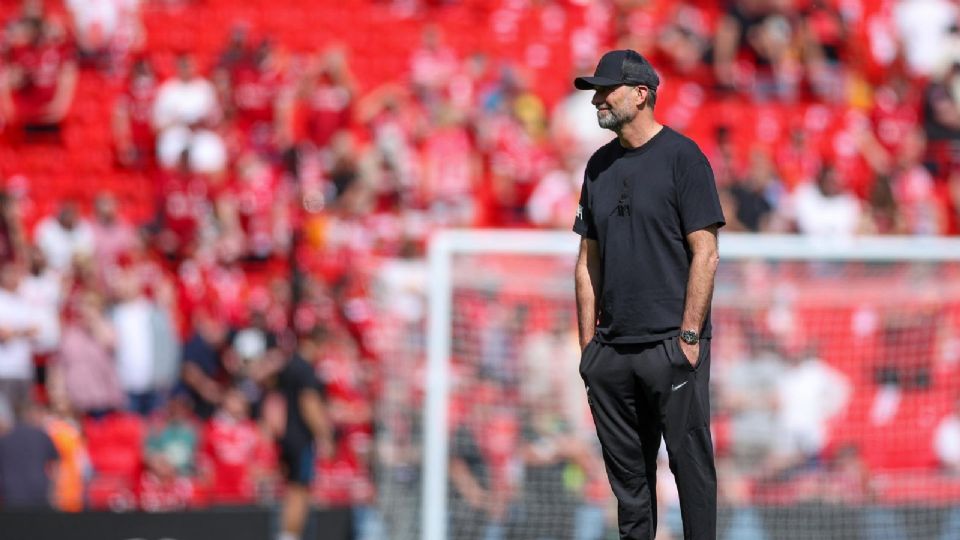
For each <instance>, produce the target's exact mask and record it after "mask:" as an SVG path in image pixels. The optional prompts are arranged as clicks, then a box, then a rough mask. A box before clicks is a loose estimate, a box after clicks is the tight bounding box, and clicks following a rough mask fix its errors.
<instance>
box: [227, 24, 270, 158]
mask: <svg viewBox="0 0 960 540" xmlns="http://www.w3.org/2000/svg"><path fill="white" fill-rule="evenodd" d="M228 73H229V75H228V76H229V80H230V85H229V89H230V95H229V99H230V101H229V107H230V109H231V113H232V114H233V117H234V121H235V122H236V127H237V128H238V129H239V130H240V132H241V133H242V135H243V137H244V140H245V142H246V144H248V145H251V146H252V147H253V148H256V149H261V150H266V149H270V148H272V147H273V144H274V142H275V141H274V132H275V130H274V126H275V118H276V111H277V108H278V106H279V99H280V91H281V88H282V85H283V73H282V72H281V71H280V68H279V65H278V62H277V57H276V53H275V50H274V45H273V43H272V42H270V41H268V40H264V41H262V42H260V44H259V45H257V47H256V48H255V49H253V50H252V51H250V52H249V53H248V54H247V55H246V58H245V59H244V60H243V61H242V62H240V63H239V64H238V65H237V66H235V67H234V68H233V69H232V70H230V71H229V72H228Z"/></svg>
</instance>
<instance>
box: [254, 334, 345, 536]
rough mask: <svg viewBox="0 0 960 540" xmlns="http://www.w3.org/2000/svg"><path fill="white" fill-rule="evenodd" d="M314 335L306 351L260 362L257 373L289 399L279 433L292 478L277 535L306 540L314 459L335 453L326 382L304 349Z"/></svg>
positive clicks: (282, 460) (287, 475)
mask: <svg viewBox="0 0 960 540" xmlns="http://www.w3.org/2000/svg"><path fill="white" fill-rule="evenodd" d="M311 345H313V343H312V337H311V336H304V337H303V338H302V339H301V347H300V351H298V352H296V353H294V354H293V355H292V356H291V357H290V358H289V359H287V360H284V359H283V358H282V356H281V357H279V358H278V357H273V358H271V357H268V358H265V359H262V360H261V362H262V363H263V365H262V366H258V367H257V368H256V369H257V370H262V371H260V372H259V373H255V374H253V376H254V378H256V379H263V380H264V381H265V383H266V386H267V387H268V388H272V389H276V390H277V391H278V392H279V393H280V394H281V395H282V396H283V399H284V401H285V402H286V410H287V413H286V427H285V429H284V432H283V435H282V436H281V437H280V438H279V440H278V443H279V449H280V464H281V468H282V469H283V472H284V476H285V478H286V487H285V490H284V496H283V504H282V509H281V516H280V529H281V530H280V533H279V535H278V536H277V540H300V538H301V535H302V534H303V530H304V527H305V525H306V522H307V516H308V514H309V510H310V484H311V483H312V482H313V476H314V475H313V472H314V459H315V457H316V455H317V452H319V453H320V455H321V456H324V457H330V456H332V455H333V451H334V448H333V445H334V439H333V423H332V420H331V419H330V415H329V411H328V410H327V406H326V403H325V388H324V386H323V384H322V383H321V382H320V381H319V379H317V376H316V373H315V371H314V368H313V366H312V365H310V363H309V362H307V360H306V359H305V356H309V355H305V354H304V352H306V351H307V350H309V347H310V346H311Z"/></svg>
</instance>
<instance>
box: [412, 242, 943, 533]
mask: <svg viewBox="0 0 960 540" xmlns="http://www.w3.org/2000/svg"><path fill="white" fill-rule="evenodd" d="M578 244H579V237H578V236H577V235H575V234H573V233H572V232H561V231H557V232H554V231H550V232H539V231H526V230H521V231H513V230H493V231H487V230H448V231H442V232H439V233H437V234H436V235H435V236H434V237H433V238H432V240H431V242H430V246H429V260H428V267H429V274H428V283H427V291H428V294H429V315H428V326H427V343H426V346H427V372H426V381H425V391H426V392H425V397H424V409H423V420H424V421H423V454H422V458H423V462H422V474H423V476H422V501H421V504H422V508H421V511H422V513H421V538H422V539H423V540H447V539H448V538H449V536H448V534H447V521H448V513H447V512H448V508H447V502H448V493H447V492H448V481H449V478H448V459H449V449H450V440H449V439H450V435H449V430H448V424H449V420H450V418H449V405H450V387H451V371H450V359H451V347H452V324H451V320H452V316H453V314H452V310H453V300H454V280H455V275H454V258H455V257H456V256H458V255H475V254H506V255H544V256H554V257H568V258H570V259H571V260H572V259H573V258H575V257H576V254H577V249H578ZM720 257H721V268H722V266H723V265H724V263H725V262H729V261H743V260H751V259H763V260H766V261H792V260H800V261H837V262H847V261H864V262H884V261H892V262H926V261H930V262H949V261H960V240H958V239H952V238H943V237H854V238H842V239H838V238H817V237H805V236H795V235H753V234H736V233H723V232H721V234H720ZM569 280H570V291H571V295H572V294H573V275H572V273H571V275H570V276H569ZM953 285H954V286H958V285H957V284H953Z"/></svg>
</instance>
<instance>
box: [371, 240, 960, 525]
mask: <svg viewBox="0 0 960 540" xmlns="http://www.w3.org/2000/svg"><path fill="white" fill-rule="evenodd" d="M577 242H578V239H577V237H576V236H574V235H572V234H569V233H538V232H481V231H474V232H466V231H465V232H447V233H443V234H441V235H439V236H438V237H437V238H436V239H435V240H434V242H433V243H432V246H431V255H430V261H429V268H428V269H427V270H426V271H424V272H422V274H421V275H420V279H422V280H424V283H425V284H426V285H425V288H426V291H427V296H428V298H429V309H428V310H427V312H428V324H427V325H426V327H425V330H426V334H425V336H424V337H425V339H423V340H421V339H418V338H417V337H416V336H417V335H423V334H421V332H423V330H424V327H422V326H418V325H417V324H416V323H415V322H411V323H409V324H408V325H407V326H406V327H405V329H404V330H403V331H402V332H399V333H398V334H397V335H396V336H394V338H391V341H392V342H397V341H399V342H402V343H406V344H407V345H406V348H407V350H406V353H405V354H406V356H407V359H404V354H397V355H395V356H394V357H393V359H392V360H391V361H390V362H392V363H393V365H396V366H400V365H402V364H404V363H405V367H397V368H395V373H393V374H388V375H387V378H388V382H387V383H386V384H387V386H388V387H389V388H387V390H386V391H385V397H384V402H383V403H382V406H381V408H382V409H383V410H384V412H385V413H386V414H387V415H388V417H389V418H393V420H384V426H383V429H382V432H381V433H382V437H385V438H386V440H381V443H382V447H383V448H384V449H385V451H384V452H382V454H381V456H380V460H381V461H382V462H383V463H385V465H384V466H381V467H380V472H381V474H380V478H379V487H380V501H379V504H380V508H381V509H382V510H383V514H384V519H385V524H386V526H385V528H386V530H387V531H389V532H390V533H391V536H390V538H394V539H405V538H409V539H414V538H422V539H425V540H443V539H450V540H473V539H477V540H508V539H511V540H514V539H515V540H562V539H563V540H566V539H571V540H588V539H589V540H599V539H607V538H616V537H617V534H616V530H617V528H616V505H615V501H614V500H613V499H612V495H611V493H610V488H609V485H608V484H607V481H606V477H605V474H604V468H603V462H602V459H601V457H600V449H599V447H598V446H597V442H596V435H595V432H594V428H593V425H592V420H591V417H590V413H589V408H588V406H587V403H586V399H585V393H584V391H583V386H582V382H581V381H580V379H579V373H578V364H579V348H578V346H577V337H576V328H575V305H574V295H573V265H574V262H575V257H576V250H577ZM720 249H721V265H720V269H719V271H718V275H717V280H716V290H715V294H714V304H713V321H714V340H713V344H712V371H711V393H712V394H711V397H712V428H713V436H714V446H715V453H716V457H717V468H718V477H719V492H720V493H719V499H720V510H719V521H718V523H719V531H718V537H719V538H721V539H730V540H779V539H797V540H800V539H809V540H822V539H827V538H837V539H863V540H874V539H887V538H889V539H894V538H896V539H901V540H902V539H918V540H919V539H923V540H930V539H934V540H941V539H942V540H947V539H956V538H960V474H958V473H960V242H957V241H956V240H947V239H937V238H858V239H855V240H848V241H831V240H817V239H811V238H804V237H792V236H753V235H749V236H746V235H744V236H741V235H736V234H721V248H720ZM415 319H416V317H413V318H412V319H411V320H413V321H415ZM420 358H422V359H423V362H419V363H418V359H420ZM390 362H388V363H390ZM391 385H393V386H392V387H390V386H391ZM391 415H392V416H391ZM394 422H397V423H398V425H401V426H406V427H405V428H404V429H397V428H395V427H392V426H393V423H394ZM398 437H399V438H401V439H402V440H404V441H406V443H404V444H397V443H396V441H395V439H397V438H398ZM661 452H662V454H663V459H662V460H661V463H660V466H659V472H658V474H659V476H660V481H659V483H658V494H657V497H658V500H659V510H660V511H659V514H660V515H659V533H658V536H657V538H658V539H670V538H674V539H679V538H682V528H681V522H680V515H679V505H678V501H677V496H676V489H675V487H674V484H673V479H672V477H671V476H670V473H669V468H668V466H667V462H666V457H665V452H663V449H661ZM398 456H406V463H407V464H408V465H409V467H408V469H407V472H408V474H407V475H406V476H405V477H403V478H401V479H398V475H397V469H396V467H395V466H393V465H395V464H396V463H398V462H403V460H402V459H400V458H399V457H398ZM398 460H399V461H398ZM400 476H403V475H400ZM403 482H405V483H403ZM398 486H403V489H399V488H398Z"/></svg>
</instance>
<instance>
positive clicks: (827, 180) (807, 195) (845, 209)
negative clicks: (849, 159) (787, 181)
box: [790, 165, 862, 238]
mask: <svg viewBox="0 0 960 540" xmlns="http://www.w3.org/2000/svg"><path fill="white" fill-rule="evenodd" d="M790 205H791V210H792V212H793V218H794V220H795V222H796V226H797V230H798V231H799V232H801V233H803V234H809V235H813V236H820V237H824V238H828V237H829V238H849V237H851V236H853V235H854V234H856V232H857V230H858V229H859V227H860V224H861V215H862V211H861V207H860V201H859V200H858V199H857V197H856V196H855V195H853V194H852V193H850V192H849V191H847V190H845V189H844V187H843V184H842V181H841V179H840V178H838V176H837V172H836V170H835V169H834V168H833V167H831V166H829V165H827V166H824V167H823V168H821V169H820V172H819V173H818V174H817V180H816V182H815V183H813V182H808V183H805V184H802V185H799V186H797V189H796V190H795V191H794V193H793V196H792V198H791V200H790Z"/></svg>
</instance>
